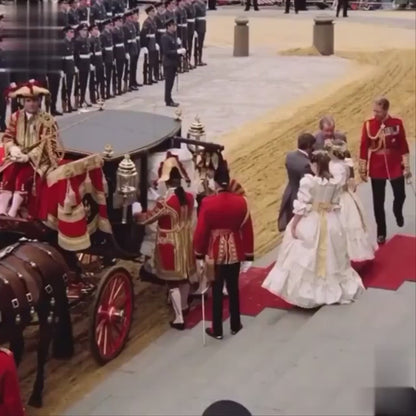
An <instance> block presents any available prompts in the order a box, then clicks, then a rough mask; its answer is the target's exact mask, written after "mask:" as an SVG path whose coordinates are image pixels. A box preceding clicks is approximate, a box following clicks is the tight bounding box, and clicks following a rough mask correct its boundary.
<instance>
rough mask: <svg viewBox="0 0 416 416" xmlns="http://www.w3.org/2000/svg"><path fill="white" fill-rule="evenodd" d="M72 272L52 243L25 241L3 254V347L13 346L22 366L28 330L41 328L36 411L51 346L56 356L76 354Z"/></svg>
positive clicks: (0, 265) (0, 302) (0, 258)
mask: <svg viewBox="0 0 416 416" xmlns="http://www.w3.org/2000/svg"><path fill="white" fill-rule="evenodd" d="M68 272H69V267H68V265H67V262H66V260H65V258H64V256H63V254H62V253H61V252H60V251H59V250H58V249H56V248H55V247H53V246H52V245H50V244H48V243H41V242H38V241H35V240H25V239H22V240H19V241H18V242H17V243H15V244H12V245H10V246H8V247H6V248H4V249H3V250H1V251H0V343H5V342H9V343H10V349H11V350H12V352H13V354H14V357H15V360H16V364H17V365H19V363H20V362H21V359H22V356H23V351H24V338H23V330H24V329H25V328H26V327H27V326H29V325H34V324H38V325H39V342H38V348H37V373H36V380H35V383H34V386H33V390H32V394H31V396H30V399H29V405H31V406H34V407H41V406H42V393H43V387H44V368H45V364H46V360H47V358H48V352H49V348H50V344H51V342H52V351H53V357H54V358H70V357H71V356H72V355H73V352H74V345H73V336H72V325H71V318H70V314H69V305H68V298H67V295H66V279H67V276H68Z"/></svg>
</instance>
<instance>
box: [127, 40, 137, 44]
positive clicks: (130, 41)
mask: <svg viewBox="0 0 416 416" xmlns="http://www.w3.org/2000/svg"><path fill="white" fill-rule="evenodd" d="M127 42H128V43H133V42H136V39H129V40H128V41H127Z"/></svg>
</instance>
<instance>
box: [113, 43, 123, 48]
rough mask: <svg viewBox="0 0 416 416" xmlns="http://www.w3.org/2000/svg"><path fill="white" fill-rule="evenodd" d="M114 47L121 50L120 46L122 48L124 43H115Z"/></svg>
mask: <svg viewBox="0 0 416 416" xmlns="http://www.w3.org/2000/svg"><path fill="white" fill-rule="evenodd" d="M114 46H115V47H116V48H121V47H122V46H124V43H116V44H115V45H114Z"/></svg>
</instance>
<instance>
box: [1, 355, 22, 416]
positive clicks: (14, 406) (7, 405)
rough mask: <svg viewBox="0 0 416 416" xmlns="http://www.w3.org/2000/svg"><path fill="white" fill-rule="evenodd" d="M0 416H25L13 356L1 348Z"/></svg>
mask: <svg viewBox="0 0 416 416" xmlns="http://www.w3.org/2000/svg"><path fill="white" fill-rule="evenodd" d="M0 416H25V411H24V408H23V405H22V399H21V397H20V390H19V379H18V377H17V371H16V365H15V362H14V358H13V354H12V353H11V352H10V351H9V350H7V349H5V348H0Z"/></svg>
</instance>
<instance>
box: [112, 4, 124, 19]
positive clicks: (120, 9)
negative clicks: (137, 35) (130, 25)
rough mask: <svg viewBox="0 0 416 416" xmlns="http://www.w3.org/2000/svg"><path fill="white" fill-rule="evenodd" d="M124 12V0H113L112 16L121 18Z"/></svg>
mask: <svg viewBox="0 0 416 416" xmlns="http://www.w3.org/2000/svg"><path fill="white" fill-rule="evenodd" d="M125 10H126V2H125V0H113V15H114V16H120V17H123V15H124V12H125Z"/></svg>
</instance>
